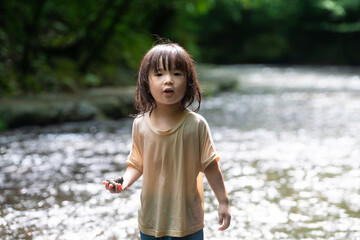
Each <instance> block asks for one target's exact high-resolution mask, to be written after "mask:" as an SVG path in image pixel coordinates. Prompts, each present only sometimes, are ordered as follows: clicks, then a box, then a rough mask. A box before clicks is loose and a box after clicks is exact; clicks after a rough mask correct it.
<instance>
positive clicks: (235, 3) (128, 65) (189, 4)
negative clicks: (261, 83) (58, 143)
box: [0, 0, 360, 96]
mask: <svg viewBox="0 0 360 240" xmlns="http://www.w3.org/2000/svg"><path fill="white" fill-rule="evenodd" d="M153 34H157V35H159V36H161V37H163V38H166V39H170V40H172V41H174V42H178V43H180V44H181V45H183V46H184V47H185V48H186V49H188V50H189V52H190V53H191V54H192V55H193V57H194V58H195V59H196V61H197V62H199V63H215V64H233V63H237V64H238V63H240V64H241V63H269V64H307V65H309V64H312V65H313V64H314V65H319V64H321V65H357V64H359V63H360V57H359V53H360V44H359V42H360V1H359V0H181V1H180V0H178V1H160V0H133V1H125V0H91V1H89V0H76V1H73V0H61V1H60V0H11V1H9V0H7V1H1V2H0V60H1V61H0V95H2V96H16V95H20V94H21V95H22V94H24V93H25V94H26V93H38V92H64V91H66V92H73V91H76V90H79V89H86V88H90V87H102V86H124V85H129V84H130V85H134V79H135V77H134V76H135V75H136V71H137V68H138V66H139V62H140V60H141V58H142V56H143V55H144V53H145V52H146V51H147V50H148V49H149V48H150V47H151V46H152V45H153V44H154V42H155V41H156V38H155V37H154V36H153Z"/></svg>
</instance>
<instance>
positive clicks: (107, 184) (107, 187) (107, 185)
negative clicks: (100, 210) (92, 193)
mask: <svg viewBox="0 0 360 240" xmlns="http://www.w3.org/2000/svg"><path fill="white" fill-rule="evenodd" d="M104 184H105V188H106V190H109V182H107V181H105V183H104Z"/></svg>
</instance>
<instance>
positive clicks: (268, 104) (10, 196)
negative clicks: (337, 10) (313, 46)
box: [0, 65, 360, 240]
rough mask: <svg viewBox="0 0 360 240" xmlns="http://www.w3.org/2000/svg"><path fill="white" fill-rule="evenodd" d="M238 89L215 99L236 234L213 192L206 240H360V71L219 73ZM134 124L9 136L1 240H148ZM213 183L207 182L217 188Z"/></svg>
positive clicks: (0, 165) (3, 159)
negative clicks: (222, 218) (112, 188)
mask: <svg viewBox="0 0 360 240" xmlns="http://www.w3.org/2000/svg"><path fill="white" fill-rule="evenodd" d="M207 73H208V74H211V75H217V76H218V77H220V78H221V76H231V77H232V78H235V79H236V80H237V81H238V87H237V88H234V89H233V91H231V92H224V93H221V94H218V95H215V96H213V97H209V98H205V99H204V100H203V103H202V105H201V111H200V113H201V114H202V115H203V116H204V117H205V118H206V119H207V120H208V123H209V125H210V128H211V131H212V134H213V138H214V142H215V145H216V148H217V151H218V153H219V154H220V156H221V160H220V166H221V169H222V171H223V175H224V179H225V183H226V188H227V191H228V193H229V197H230V199H231V213H232V222H231V226H230V228H229V229H228V230H226V231H224V232H218V231H217V230H216V229H217V228H218V224H217V211H216V209H217V201H216V199H215V196H214V194H213V193H212V191H211V190H210V188H209V186H208V184H207V183H205V211H206V213H205V224H206V227H205V229H204V232H205V239H209V240H215V239H223V240H226V239H229V240H235V239H259V240H260V239H269V240H270V239H338V240H342V239H349V240H359V239H360V77H359V76H360V75H359V74H360V70H359V69H354V68H346V67H341V68H337V67H277V66H263V65H240V66H237V65H233V66H222V67H219V66H212V67H209V69H208V70H207ZM131 124H132V119H123V120H119V121H91V122H83V123H67V124H61V125H54V126H48V127H41V128H40V127H34V128H22V129H17V130H11V131H7V132H3V133H2V134H1V135H0V192H1V195H0V203H1V211H0V214H1V215H0V238H1V239H4V240H12V239H44V240H45V239H46V240H51V239H105V240H116V239H139V237H138V235H139V234H138V229H137V208H138V206H139V195H140V187H141V179H140V180H139V181H138V182H136V183H135V184H134V185H133V186H132V187H131V188H130V189H128V190H127V191H125V192H124V193H123V194H121V195H112V194H110V193H108V192H106V191H105V190H104V187H103V185H102V184H101V182H102V180H103V179H105V178H111V177H116V176H119V175H121V174H122V173H123V172H124V169H125V167H126V163H125V159H126V156H127V154H128V152H129V148H130V145H131ZM205 181H206V180H205Z"/></svg>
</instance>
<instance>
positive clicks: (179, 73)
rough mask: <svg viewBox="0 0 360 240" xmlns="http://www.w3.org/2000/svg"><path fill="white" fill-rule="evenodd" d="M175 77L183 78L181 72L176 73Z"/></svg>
mask: <svg viewBox="0 0 360 240" xmlns="http://www.w3.org/2000/svg"><path fill="white" fill-rule="evenodd" d="M174 75H175V76H181V75H182V73H181V72H176V73H174Z"/></svg>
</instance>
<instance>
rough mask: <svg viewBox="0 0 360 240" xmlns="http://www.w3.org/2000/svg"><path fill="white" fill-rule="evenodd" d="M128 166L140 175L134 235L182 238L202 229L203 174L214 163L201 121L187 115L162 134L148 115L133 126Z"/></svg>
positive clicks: (212, 145) (214, 157) (190, 113)
mask: <svg viewBox="0 0 360 240" xmlns="http://www.w3.org/2000/svg"><path fill="white" fill-rule="evenodd" d="M132 137H133V144H132V150H131V152H130V154H129V156H128V159H127V163H128V164H130V165H132V166H133V167H135V168H137V169H138V170H139V171H141V172H142V173H143V175H142V176H143V186H142V192H141V197H140V198H141V206H140V209H139V213H138V222H139V229H140V231H141V232H143V233H144V234H147V235H151V236H155V237H162V236H173V237H183V236H186V235H189V234H192V233H195V232H197V231H199V230H201V229H203V228H204V194H203V180H202V173H201V172H204V170H205V168H206V167H207V166H208V165H209V164H210V163H211V162H212V161H214V160H216V161H218V160H219V156H218V155H217V153H216V151H215V148H214V144H213V141H212V138H211V134H210V129H209V126H208V124H207V122H206V120H205V119H204V118H203V117H202V116H200V115H199V114H197V113H194V112H192V111H190V110H188V109H187V110H186V111H184V114H183V116H182V117H181V119H180V120H179V122H178V123H177V124H176V125H175V126H174V127H173V128H172V129H169V130H167V131H160V130H158V129H156V128H155V127H154V126H153V125H152V124H151V121H150V117H149V113H146V114H144V115H142V116H139V117H137V118H136V119H135V120H134V124H133V136H132Z"/></svg>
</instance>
